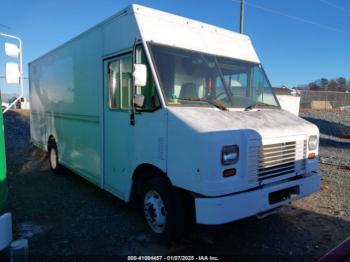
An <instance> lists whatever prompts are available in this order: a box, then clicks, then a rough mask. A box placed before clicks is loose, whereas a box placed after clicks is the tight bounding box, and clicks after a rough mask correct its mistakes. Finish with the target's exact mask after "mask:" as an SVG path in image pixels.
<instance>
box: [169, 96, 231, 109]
mask: <svg viewBox="0 0 350 262" xmlns="http://www.w3.org/2000/svg"><path fill="white" fill-rule="evenodd" d="M176 99H178V100H183V101H195V102H196V101H197V102H206V103H208V104H210V105H212V106H215V107H216V108H219V109H221V110H224V111H228V109H227V107H226V106H225V105H224V104H223V103H221V102H220V101H218V100H216V99H213V100H209V99H200V98H176Z"/></svg>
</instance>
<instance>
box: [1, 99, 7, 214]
mask: <svg viewBox="0 0 350 262" xmlns="http://www.w3.org/2000/svg"><path fill="white" fill-rule="evenodd" d="M0 102H1V101H0ZM7 190H8V189H7V182H6V156H5V138H4V119H3V115H2V112H0V213H2V211H4V208H5V205H6V200H7Z"/></svg>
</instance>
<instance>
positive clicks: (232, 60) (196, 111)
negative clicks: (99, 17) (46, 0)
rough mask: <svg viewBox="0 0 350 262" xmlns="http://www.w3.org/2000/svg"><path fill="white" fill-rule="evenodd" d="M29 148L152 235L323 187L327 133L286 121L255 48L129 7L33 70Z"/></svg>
mask: <svg viewBox="0 0 350 262" xmlns="http://www.w3.org/2000/svg"><path fill="white" fill-rule="evenodd" d="M29 71H30V103H31V108H32V114H31V138H32V141H33V143H34V144H35V145H36V146H38V147H41V148H43V149H44V150H48V155H49V160H50V165H51V168H52V170H53V171H54V172H57V171H58V170H59V167H60V166H61V165H63V166H65V167H67V168H69V169H71V170H73V171H74V172H75V173H78V174H79V175H81V176H82V177H84V178H86V179H87V180H89V181H91V182H92V183H94V184H96V185H98V186H99V187H100V188H101V189H104V190H107V191H109V192H111V193H112V194H114V195H116V196H117V197H119V198H121V199H122V200H124V201H130V199H131V198H132V197H134V196H135V197H136V199H139V200H140V201H142V203H143V205H144V214H145V219H146V221H147V223H148V225H149V226H150V229H151V232H153V233H154V235H155V236H157V237H159V238H161V239H163V240H170V239H174V238H177V237H179V236H180V235H181V233H182V232H183V228H184V224H185V223H186V219H187V218H188V217H189V215H190V214H193V215H194V216H193V217H194V219H195V221H196V222H197V223H200V224H223V223H227V222H230V221H234V220H238V219H242V218H245V217H249V216H253V215H258V214H263V213H265V212H269V211H271V210H274V209H276V208H278V207H280V206H282V205H285V204H289V203H290V202H291V201H294V200H296V199H299V198H303V197H305V196H307V195H310V194H312V193H314V192H317V191H318V190H319V188H320V175H319V173H318V171H317V170H318V165H319V164H318V138H319V131H318V128H317V127H316V126H315V125H313V124H311V123H309V122H307V121H305V120H303V119H301V118H299V117H297V116H294V115H292V114H291V113H288V112H286V111H284V110H282V109H281V108H280V106H279V103H278V101H277V100H276V97H275V95H274V93H273V91H272V89H271V85H270V83H269V80H268V79H267V77H266V74H265V72H264V70H263V68H262V66H261V63H260V60H259V58H258V56H257V54H256V52H255V50H254V47H253V45H252V43H251V41H250V38H249V37H248V36H246V35H242V34H238V33H234V32H231V31H228V30H225V29H222V28H218V27H215V26H212V25H208V24H205V23H202V22H198V21H194V20H191V19H187V18H183V17H179V16H175V15H172V14H168V13H164V12H161V11H157V10H153V9H150V8H147V7H143V6H139V5H131V6H129V7H128V8H126V9H125V10H123V11H121V12H119V13H117V14H116V15H114V16H112V17H111V18H109V19H107V20H105V21H104V22H102V23H100V24H98V25H96V26H95V27H93V28H91V29H90V30H88V31H86V32H84V33H82V34H81V35H79V36H77V37H75V38H74V39H72V40H70V41H68V42H67V43H65V44H63V45H61V46H60V47H58V48H56V49H54V50H52V51H51V52H49V53H48V54H46V55H43V56H42V57H40V58H38V59H36V60H35V61H33V62H31V63H30V65H29Z"/></svg>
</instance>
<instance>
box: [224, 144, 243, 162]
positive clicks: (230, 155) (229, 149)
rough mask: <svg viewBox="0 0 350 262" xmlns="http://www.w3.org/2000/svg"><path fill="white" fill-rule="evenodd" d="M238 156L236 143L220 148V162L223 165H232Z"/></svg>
mask: <svg viewBox="0 0 350 262" xmlns="http://www.w3.org/2000/svg"><path fill="white" fill-rule="evenodd" d="M238 158H239V147H238V146H237V145H231V146H224V147H223V148H222V150H221V163H222V164H223V165H225V166H226V165H233V164H235V163H237V161H238Z"/></svg>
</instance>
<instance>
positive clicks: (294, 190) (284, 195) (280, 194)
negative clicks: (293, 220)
mask: <svg viewBox="0 0 350 262" xmlns="http://www.w3.org/2000/svg"><path fill="white" fill-rule="evenodd" d="M298 195H299V186H293V187H289V188H285V189H281V190H278V191H275V192H271V193H270V194H269V203H270V205H273V204H277V203H279V202H282V201H285V200H288V199H292V198H294V197H296V196H298Z"/></svg>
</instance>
